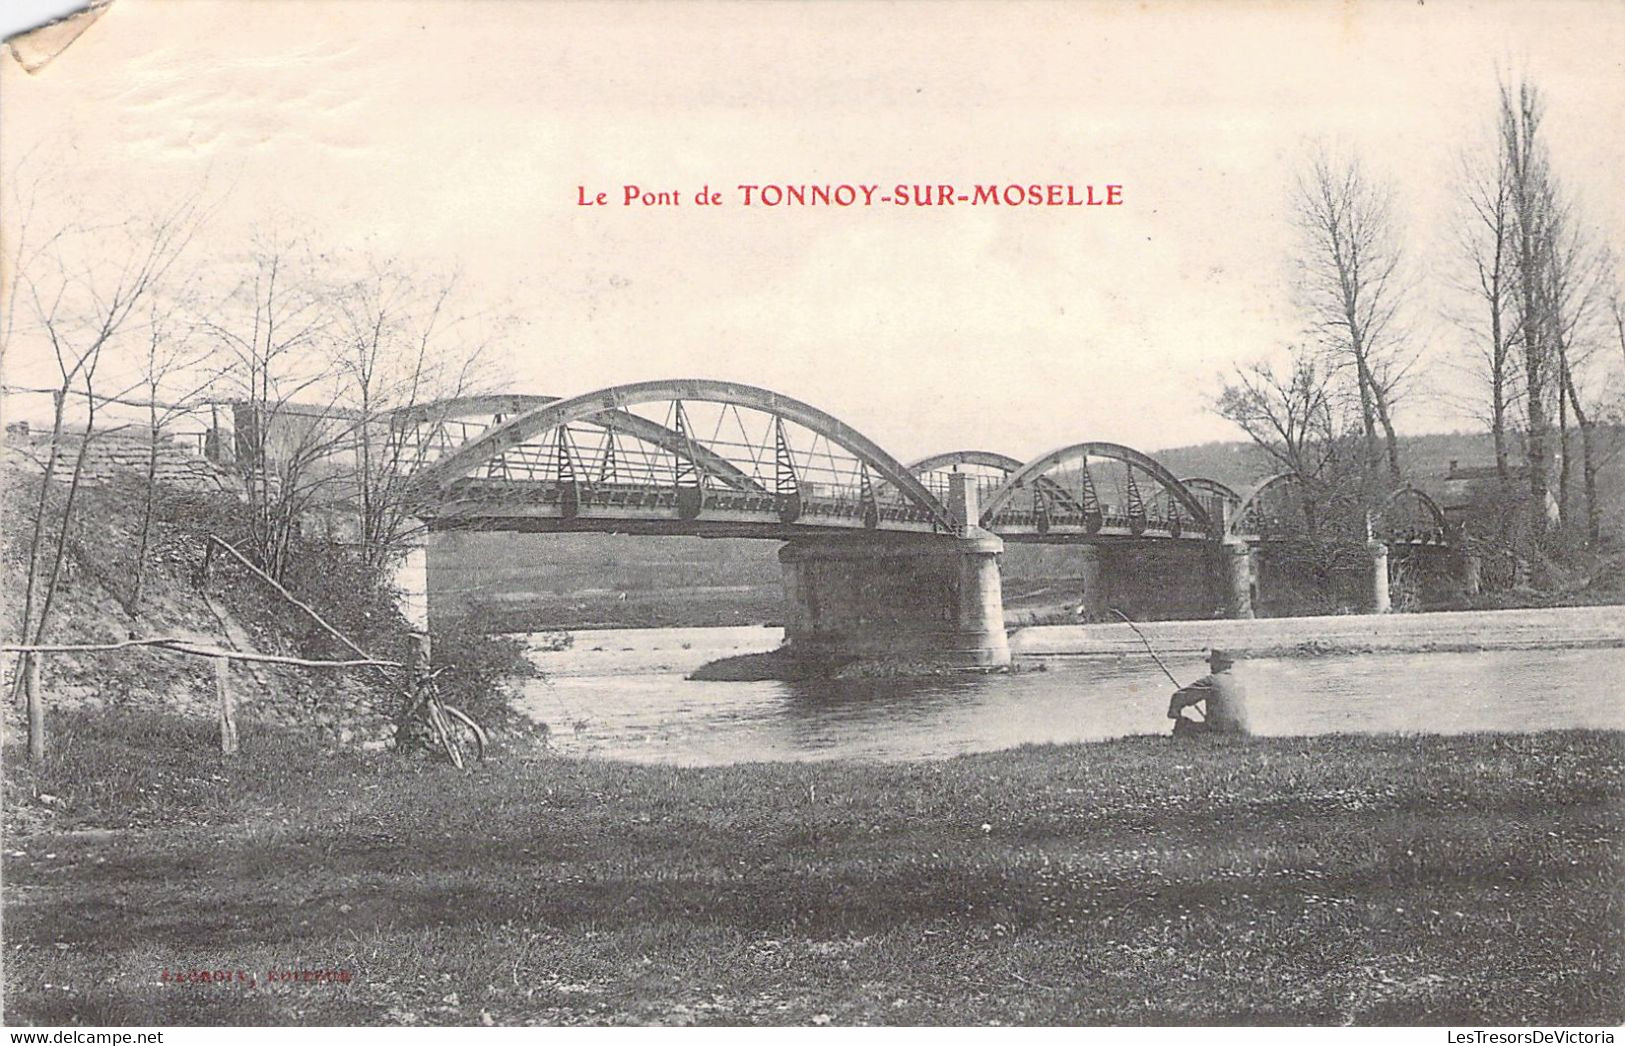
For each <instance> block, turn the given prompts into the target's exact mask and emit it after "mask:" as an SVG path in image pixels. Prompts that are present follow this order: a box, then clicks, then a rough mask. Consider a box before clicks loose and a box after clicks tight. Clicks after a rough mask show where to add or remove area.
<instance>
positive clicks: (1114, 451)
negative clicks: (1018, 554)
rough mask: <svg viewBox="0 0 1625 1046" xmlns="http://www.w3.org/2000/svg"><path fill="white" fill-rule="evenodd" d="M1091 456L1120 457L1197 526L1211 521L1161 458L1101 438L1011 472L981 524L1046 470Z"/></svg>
mask: <svg viewBox="0 0 1625 1046" xmlns="http://www.w3.org/2000/svg"><path fill="white" fill-rule="evenodd" d="M1090 458H1107V459H1110V460H1114V461H1121V462H1122V463H1123V464H1125V465H1128V466H1131V467H1132V468H1137V469H1139V470H1140V471H1141V472H1144V473H1145V474H1146V475H1147V476H1149V477H1150V478H1151V479H1152V481H1153V482H1155V483H1156V484H1157V485H1158V486H1159V487H1161V488H1162V489H1163V490H1164V491H1166V492H1167V494H1168V496H1169V497H1170V498H1172V499H1173V500H1174V501H1175V502H1176V503H1178V505H1179V506H1180V507H1181V508H1183V509H1184V510H1185V511H1186V512H1187V513H1189V515H1190V519H1191V521H1192V522H1193V523H1194V524H1195V526H1196V528H1197V529H1199V530H1206V529H1208V528H1209V527H1210V526H1211V525H1212V521H1211V519H1210V517H1209V515H1208V511H1207V509H1206V507H1204V506H1203V505H1202V503H1201V501H1200V500H1199V499H1197V497H1196V496H1195V495H1194V494H1192V493H1191V492H1190V491H1189V490H1188V489H1186V487H1185V485H1184V484H1183V483H1181V482H1180V481H1179V478H1178V477H1177V476H1175V475H1174V474H1173V473H1172V472H1169V471H1168V469H1167V468H1166V467H1164V466H1163V464H1162V463H1161V462H1159V461H1157V460H1156V459H1155V458H1153V457H1151V456H1149V455H1147V454H1144V453H1141V452H1140V451H1137V450H1135V449H1134V448H1132V447H1125V446H1123V445H1122V444H1121V443H1108V442H1104V441H1100V440H1091V441H1087V442H1083V443H1074V444H1072V445H1071V446H1068V447H1061V448H1059V449H1057V450H1052V451H1050V452H1049V453H1048V454H1044V455H1042V456H1040V457H1037V458H1034V459H1033V460H1031V461H1029V462H1027V463H1026V464H1024V465H1022V466H1021V468H1019V469H1017V470H1016V471H1015V472H1012V473H1011V474H1010V476H1009V478H1007V479H1006V480H1005V481H1004V484H1003V485H1002V486H1000V487H999V488H998V489H997V490H995V491H994V492H993V493H992V495H991V496H990V497H989V498H988V502H987V504H986V505H985V506H984V507H983V511H982V525H983V526H984V527H985V526H990V524H991V521H992V520H993V518H994V516H996V515H997V514H998V513H999V512H1000V511H1001V510H1002V509H1004V508H1005V507H1006V506H1007V505H1008V504H1009V503H1010V501H1011V499H1012V498H1014V497H1015V494H1016V491H1018V490H1020V489H1022V488H1023V487H1025V486H1026V485H1027V484H1028V483H1029V482H1033V483H1035V484H1036V482H1037V481H1039V480H1041V479H1043V478H1045V474H1046V473H1048V472H1050V471H1052V470H1054V469H1056V468H1058V467H1060V466H1062V465H1066V464H1069V463H1071V462H1075V461H1083V462H1085V463H1087V461H1088V459H1090Z"/></svg>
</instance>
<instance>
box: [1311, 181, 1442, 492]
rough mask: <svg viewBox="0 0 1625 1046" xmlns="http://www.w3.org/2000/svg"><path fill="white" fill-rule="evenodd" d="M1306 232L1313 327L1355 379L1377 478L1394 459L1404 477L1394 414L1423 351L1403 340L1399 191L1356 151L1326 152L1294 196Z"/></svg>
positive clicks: (1395, 477) (1393, 468)
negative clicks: (1347, 155) (1374, 175)
mask: <svg viewBox="0 0 1625 1046" xmlns="http://www.w3.org/2000/svg"><path fill="white" fill-rule="evenodd" d="M1294 206H1295V211H1296V218H1297V223H1298V227H1299V229H1300V231H1301V233H1302V235H1303V237H1304V247H1305V250H1304V254H1303V257H1302V258H1301V259H1300V273H1301V278H1302V284H1301V289H1302V292H1303V294H1304V299H1305V300H1304V304H1305V306H1306V308H1307V309H1308V311H1309V313H1310V316H1311V327H1312V329H1313V330H1314V331H1315V333H1316V334H1317V335H1318V336H1319V337H1320V338H1321V339H1322V341H1323V342H1324V343H1325V345H1326V347H1327V348H1328V350H1329V351H1330V352H1331V353H1332V354H1333V358H1334V359H1335V360H1336V361H1337V362H1338V363H1339V364H1340V366H1341V367H1342V368H1344V369H1346V370H1347V371H1349V372H1351V373H1352V374H1353V377H1354V397H1355V400H1356V402H1357V404H1358V408H1359V417H1360V427H1361V434H1362V437H1363V439H1364V441H1365V459H1366V464H1367V470H1368V472H1369V473H1370V479H1371V480H1374V479H1375V474H1376V473H1377V472H1378V471H1380V470H1381V468H1382V463H1383V461H1384V459H1385V458H1386V464H1387V470H1388V474H1389V478H1390V480H1391V481H1392V482H1394V483H1397V482H1398V481H1399V478H1400V465H1399V440H1398V437H1397V436H1396V435H1395V434H1394V423H1393V413H1394V409H1395V406H1396V404H1397V403H1398V401H1399V399H1400V397H1401V395H1402V392H1403V389H1404V386H1405V382H1406V379H1407V378H1408V377H1409V373H1410V370H1411V368H1412V366H1413V365H1414V364H1415V362H1416V359H1417V357H1418V354H1417V353H1415V352H1411V351H1407V350H1406V349H1405V348H1404V347H1403V345H1402V344H1401V342H1400V339H1401V337H1402V332H1401V331H1400V330H1399V329H1398V326H1397V319H1398V313H1399V309H1400V305H1401V297H1402V294H1401V290H1402V289H1401V287H1400V284H1399V280H1398V271H1399V261H1400V252H1399V245H1398V241H1397V235H1396V230H1395V228H1394V224H1395V219H1394V216H1393V204H1392V199H1391V196H1390V194H1389V192H1388V191H1387V190H1386V189H1385V188H1382V187H1380V186H1378V185H1376V184H1374V183H1373V182H1371V181H1370V180H1369V179H1368V178H1367V177H1366V175H1365V174H1364V172H1363V171H1362V169H1361V167H1360V165H1359V162H1358V161H1356V160H1353V159H1350V160H1347V161H1343V162H1337V161H1334V160H1332V159H1331V158H1330V157H1329V156H1328V155H1327V153H1326V152H1325V151H1324V150H1322V151H1320V152H1318V153H1317V154H1316V155H1315V156H1314V157H1313V159H1312V160H1311V162H1310V165H1309V168H1308V170H1307V171H1306V172H1305V173H1304V175H1303V176H1302V177H1300V179H1299V180H1298V183H1297V187H1296V192H1295V194H1294Z"/></svg>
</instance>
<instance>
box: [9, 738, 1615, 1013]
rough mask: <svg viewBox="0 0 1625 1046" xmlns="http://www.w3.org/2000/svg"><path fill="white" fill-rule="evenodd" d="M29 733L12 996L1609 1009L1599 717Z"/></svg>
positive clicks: (770, 1006) (18, 809)
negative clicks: (224, 755) (436, 750)
mask: <svg viewBox="0 0 1625 1046" xmlns="http://www.w3.org/2000/svg"><path fill="white" fill-rule="evenodd" d="M53 726H54V727H55V733H54V737H53V740H54V743H55V752H56V755H55V756H54V757H53V759H52V761H50V762H49V763H48V764H47V765H46V766H45V767H44V768H42V770H41V771H40V772H39V773H38V774H37V775H36V774H34V773H33V772H32V771H30V769H29V768H28V767H27V766H26V764H23V763H21V762H20V759H19V757H20V755H21V753H20V752H18V751H16V750H14V749H11V748H9V747H8V749H7V751H6V753H5V755H6V757H7V770H6V782H5V786H6V821H7V829H8V831H7V836H6V842H5V855H4V866H3V871H4V878H5V884H4V901H5V909H4V916H5V923H4V932H5V969H4V978H5V981H4V1003H5V1018H6V1021H7V1022H8V1023H10V1024H12V1025H17V1024H23V1023H40V1024H113V1025H120V1024H187V1023H207V1024H216V1023H219V1024H236V1023H242V1024H282V1023H291V1024H300V1023H311V1024H349V1023H384V1024H480V1023H497V1024H509V1023H530V1022H541V1023H570V1024H579V1023H591V1024H598V1023H627V1022H632V1023H695V1022H710V1023H820V1024H821V1023H833V1024H850V1023H900V1024H919V1023H924V1024H940V1023H953V1024H960V1023H971V1024H982V1023H995V1022H996V1023H1021V1024H1035V1023H1052V1022H1065V1023H1086V1024H1093V1023H1103V1024H1105V1023H1109V1024H1140V1023H1228V1022H1241V1023H1266V1024H1268V1023H1284V1024H1300V1023H1310V1024H1342V1023H1349V1022H1354V1023H1362V1024H1440V1023H1451V1024H1458V1025H1461V1024H1466V1025H1483V1024H1531V1023H1532V1024H1547V1025H1549V1024H1559V1025H1568V1024H1577V1023H1578V1024H1591V1023H1606V1024H1617V1023H1619V1022H1620V1021H1621V1020H1622V1019H1625V987H1622V986H1625V918H1622V916H1625V908H1622V888H1625V877H1622V874H1621V873H1622V869H1625V861H1622V858H1625V834H1622V828H1625V737H1622V736H1621V735H1618V734H1607V733H1561V734H1544V735H1536V736H1513V735H1479V736H1466V737H1426V738H1417V737H1367V738H1354V737H1323V738H1315V739H1273V740H1241V741H1214V740H1212V739H1209V740H1208V741H1207V742H1204V743H1199V744H1191V743H1179V744H1176V743H1174V742H1172V741H1171V740H1170V739H1167V738H1160V737H1159V738H1151V737H1145V738H1131V739H1127V740H1123V741H1117V742H1111V743H1105V744H1094V745H1077V746H1067V747H1029V748H1022V749H1017V750H1014V751H1009V752H1002V753H995V754H989V755H980V756H969V757H962V758H958V759H953V760H948V761H942V762H922V763H904V764H889V765H868V764H852V763H818V764H779V765H749V766H738V767H731V768H708V769H676V768H665V767H642V766H631V765H623V764H615V763H606V762H591V761H574V760H566V759H556V758H540V759H530V760H524V759H519V758H517V757H509V758H508V759H505V760H502V761H498V762H494V763H490V764H487V765H486V766H484V767H483V768H481V769H480V770H479V771H478V772H476V773H472V774H468V775H462V774H458V773H456V772H453V771H451V770H450V769H449V768H443V767H439V766H432V765H429V764H426V763H422V762H409V761H406V760H402V759H398V758H396V757H394V756H391V755H379V756H360V755H343V756H333V755H324V754H320V753H318V752H317V751H316V750H315V749H314V748H313V747H310V746H309V745H308V744H307V743H306V742H304V741H301V740H299V739H297V738H295V737H292V736H289V735H284V734H275V733H271V732H267V731H264V730H259V729H253V728H249V729H245V737H244V750H243V752H242V754H241V755H240V756H239V757H238V758H236V759H235V760H234V761H232V762H229V763H225V762H222V760H221V758H220V757H219V756H218V755H217V754H211V753H210V751H209V747H210V742H211V738H210V734H209V730H208V729H207V728H206V727H205V726H188V725H182V724H180V723H177V722H174V721H163V720H154V719H153V718H151V717H147V718H142V719H137V718H134V717H122V718H108V717H106V716H80V717H69V716H63V717H59V718H57V719H55V720H53ZM46 795H48V796H51V797H52V798H51V799H45V798H44V796H46ZM197 970H208V971H214V970H222V971H242V972H243V974H244V975H245V976H246V977H248V978H252V979H253V980H254V981H255V983H253V984H252V985H250V984H249V983H247V982H246V981H238V980H233V981H231V982H227V983H180V984H175V983H165V982H164V981H163V979H162V978H163V977H164V975H165V971H179V972H189V971H197ZM287 970H313V971H321V970H327V971H342V972H343V973H344V975H345V976H346V977H347V978H348V980H347V982H344V983H341V982H339V981H337V980H326V981H315V982H288V981H282V980H277V981H272V980H270V979H268V977H267V974H268V973H269V972H270V971H287Z"/></svg>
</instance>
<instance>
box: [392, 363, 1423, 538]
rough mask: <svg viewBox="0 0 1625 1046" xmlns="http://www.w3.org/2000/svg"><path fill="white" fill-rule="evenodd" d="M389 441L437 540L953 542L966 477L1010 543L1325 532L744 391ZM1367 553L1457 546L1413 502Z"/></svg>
mask: <svg viewBox="0 0 1625 1046" xmlns="http://www.w3.org/2000/svg"><path fill="white" fill-rule="evenodd" d="M388 426H389V437H388V438H389V440H390V441H391V448H392V451H391V453H392V456H393V458H394V460H398V461H399V462H401V463H402V468H403V471H410V472H411V476H410V480H409V481H410V484H411V486H412V489H413V491H414V495H415V497H416V500H417V502H418V504H419V505H420V506H421V511H422V512H423V514H424V515H426V516H427V517H429V518H430V519H431V521H432V523H433V525H434V526H436V527H439V528H473V529H496V530H523V531H575V530H594V531H617V532H627V533H662V534H698V535H706V536H743V537H765V538H776V539H785V540H789V539H794V538H796V537H798V536H804V535H808V534H815V533H826V534H833V533H852V534H862V533H868V534H871V535H873V536H876V537H884V536H887V535H897V536H910V535H916V536H919V535H924V536H929V535H952V534H957V533H960V532H962V530H963V524H961V523H960V522H958V521H956V520H955V518H954V517H953V515H952V513H951V511H950V508H949V489H950V485H951V484H952V483H953V479H952V477H953V476H954V475H955V474H958V475H961V476H964V477H966V479H967V480H968V482H969V484H970V486H971V487H972V488H973V489H974V491H975V493H976V494H977V498H976V501H977V502H978V504H979V505H980V509H981V514H980V518H979V520H978V521H977V522H979V524H980V526H981V527H983V528H984V529H986V530H989V531H991V532H993V533H995V534H997V535H999V536H1000V537H1002V538H1004V539H1005V540H1007V541H1018V542H1045V543H1072V542H1080V543H1086V542H1093V541H1111V540H1127V539H1142V540H1178V541H1217V540H1220V539H1223V538H1231V539H1239V540H1248V541H1252V542H1259V541H1268V540H1277V539H1285V538H1287V537H1289V536H1303V535H1304V534H1306V533H1308V534H1314V533H1316V530H1317V522H1318V521H1316V520H1314V519H1313V518H1312V517H1313V506H1310V505H1309V504H1308V503H1307V502H1306V500H1305V499H1304V497H1303V492H1302V490H1301V488H1300V487H1299V485H1298V484H1297V483H1296V482H1295V481H1294V480H1293V479H1292V478H1291V477H1290V476H1285V475H1282V476H1272V477H1270V478H1269V479H1267V480H1265V481H1264V482H1263V483H1261V484H1259V485H1257V486H1256V487H1254V488H1252V489H1251V490H1249V491H1247V492H1246V493H1244V494H1243V493H1238V492H1237V491H1236V490H1234V489H1233V488H1231V487H1230V486H1228V485H1226V484H1224V483H1221V482H1219V481H1217V480H1213V479H1207V478H1203V477H1188V478H1183V479H1181V478H1179V477H1177V476H1175V474H1174V473H1172V472H1170V471H1169V470H1168V469H1167V468H1165V467H1164V466H1163V465H1162V464H1161V463H1160V462H1158V461H1157V460H1156V459H1154V458H1152V457H1150V456H1149V455H1147V454H1144V453H1142V452H1140V451H1137V450H1134V449H1133V448H1131V447H1126V446H1123V445H1122V444H1117V443H1110V442H1105V441H1088V442H1082V443H1075V444H1071V445H1069V446H1066V447H1062V448H1059V449H1057V450H1054V451H1051V452H1050V453H1048V454H1044V455H1041V456H1039V457H1037V458H1035V459H1033V460H1031V461H1027V462H1023V461H1020V460H1018V459H1016V458H1013V457H1010V456H1008V455H1004V454H999V453H996V452H993V451H987V450H957V451H950V452H948V453H944V454H937V455H933V456H931V457H929V458H924V459H921V460H918V461H915V462H913V463H912V464H909V465H906V466H905V465H904V464H902V463H901V462H899V461H897V460H896V459H895V458H893V457H892V456H891V455H890V454H888V453H887V452H886V451H885V450H883V449H882V448H881V447H879V446H878V445H876V444H875V443H874V442H873V441H871V440H869V439H868V438H867V437H865V436H863V435H862V434H861V433H859V432H857V431H856V430H855V429H853V428H851V427H850V426H848V425H846V424H845V423H843V422H841V421H840V420H839V419H837V418H835V417H833V416H831V415H829V414H826V413H824V412H822V411H820V410H818V409H816V408H814V407H811V406H809V405H807V404H805V403H802V402H800V401H797V400H794V399H791V398H789V397H787V396H783V395H780V394H778V393H774V392H771V391H768V390H766V389H760V388H756V387H754V386H749V385H742V384H738V383H734V382H721V381H710V380H703V379H685V380H673V381H654V382H642V383H638V384H632V385H621V386H616V387H613V388H607V389H602V390H599V391H596V392H591V393H587V394H585V395H581V396H575V397H571V398H568V399H560V398H557V397H551V396H520V395H501V396H477V397H464V398H460V399H455V400H445V401H440V402H437V403H431V404H425V405H422V406H417V407H413V408H410V409H406V410H402V411H397V412H396V413H395V414H393V415H391V416H390V417H389V422H388ZM1326 536H1328V537H1335V538H1336V539H1343V538H1349V539H1353V538H1356V537H1358V538H1362V539H1363V538H1364V537H1366V536H1367V535H1364V534H1360V535H1355V534H1352V533H1351V534H1348V535H1343V534H1337V535H1326ZM1369 536H1372V537H1377V538H1380V539H1382V540H1385V541H1389V542H1396V543H1413V544H1443V543H1446V542H1447V541H1448V535H1447V533H1446V529H1445V525H1444V517H1443V514H1442V513H1441V512H1440V511H1439V509H1438V506H1437V505H1436V504H1434V502H1433V501H1432V499H1431V498H1429V497H1428V496H1427V495H1426V494H1425V493H1424V492H1422V491H1420V490H1418V489H1417V488H1415V487H1410V486H1406V487H1402V488H1400V489H1399V490H1396V491H1395V492H1394V493H1393V494H1392V495H1391V496H1390V497H1389V498H1388V499H1387V501H1386V502H1385V503H1384V505H1383V506H1382V508H1381V510H1380V511H1379V512H1377V513H1374V514H1373V524H1372V532H1371V534H1370V535H1369Z"/></svg>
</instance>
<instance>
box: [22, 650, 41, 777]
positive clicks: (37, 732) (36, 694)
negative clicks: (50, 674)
mask: <svg viewBox="0 0 1625 1046" xmlns="http://www.w3.org/2000/svg"><path fill="white" fill-rule="evenodd" d="M39 663H40V657H39V655H38V654H32V653H30V654H24V655H23V673H24V675H23V688H24V689H25V690H26V691H27V692H28V761H29V762H31V763H39V762H41V761H43V760H44V759H45V696H44V695H43V694H41V693H40V682H39Z"/></svg>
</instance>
